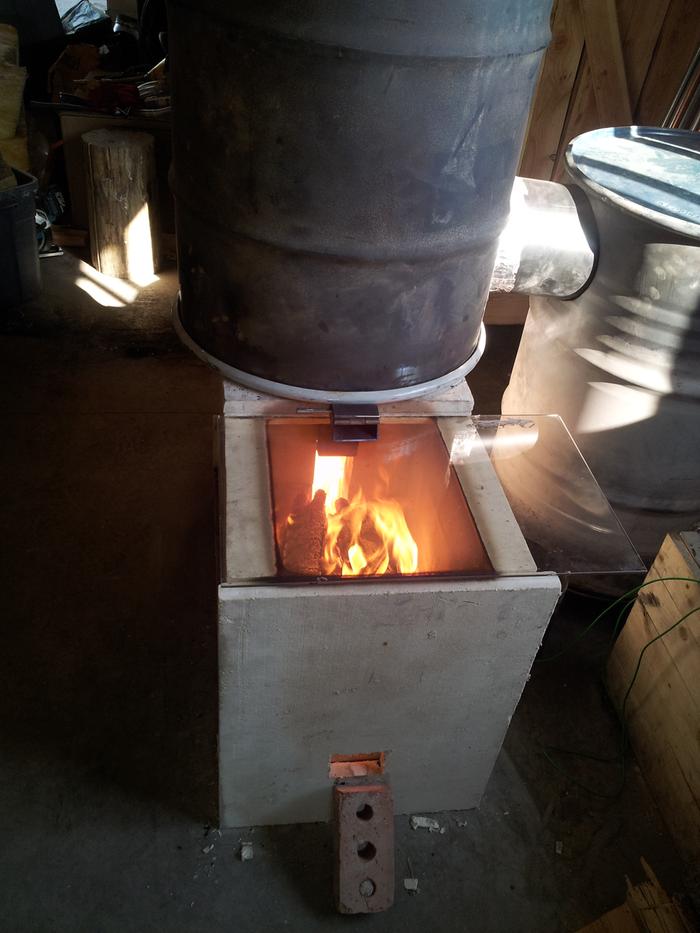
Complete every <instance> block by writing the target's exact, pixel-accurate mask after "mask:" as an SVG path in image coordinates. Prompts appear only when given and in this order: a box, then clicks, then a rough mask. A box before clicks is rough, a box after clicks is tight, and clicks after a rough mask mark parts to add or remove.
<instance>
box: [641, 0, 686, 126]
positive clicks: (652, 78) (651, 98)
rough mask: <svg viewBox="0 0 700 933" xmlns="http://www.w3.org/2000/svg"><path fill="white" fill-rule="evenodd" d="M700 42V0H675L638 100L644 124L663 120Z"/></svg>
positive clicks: (650, 124) (664, 23)
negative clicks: (699, 13)
mask: <svg viewBox="0 0 700 933" xmlns="http://www.w3.org/2000/svg"><path fill="white" fill-rule="evenodd" d="M698 45H700V16H699V15H698V0H671V2H670V3H669V5H668V10H667V13H666V17H665V19H664V22H663V26H662V28H661V34H660V35H659V40H658V43H657V45H656V49H655V51H654V58H653V61H652V63H651V66H650V68H649V71H648V73H647V76H646V79H645V81H644V87H643V88H642V91H641V94H640V96H639V102H638V104H637V112H636V122H637V123H638V124H639V125H640V126H658V125H659V124H660V123H661V122H662V121H663V119H664V117H665V116H666V111H667V110H668V108H669V107H670V105H671V102H672V101H673V98H674V96H675V93H676V91H677V90H678V88H679V87H680V84H681V82H682V80H683V77H684V75H685V73H686V71H687V70H688V66H689V65H690V61H691V59H692V57H693V55H694V54H695V50H696V49H697V47H698Z"/></svg>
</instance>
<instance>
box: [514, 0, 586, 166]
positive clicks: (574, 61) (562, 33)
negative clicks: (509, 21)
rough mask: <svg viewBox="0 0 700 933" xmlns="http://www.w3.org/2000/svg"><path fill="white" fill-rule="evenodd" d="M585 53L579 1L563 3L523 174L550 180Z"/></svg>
mask: <svg viewBox="0 0 700 933" xmlns="http://www.w3.org/2000/svg"><path fill="white" fill-rule="evenodd" d="M582 52H583V27H582V25H581V17H580V14H579V8H578V2H577V0H559V3H558V4H557V6H556V9H555V11H554V15H553V21H552V41H551V43H550V45H549V48H548V49H547V51H546V53H545V56H544V61H543V63H542V71H541V73H540V80H539V83H538V85H537V91H536V93H535V99H534V101H533V104H532V109H531V111H530V124H529V127H528V133H527V138H526V142H525V147H524V149H523V155H522V158H521V161H520V169H519V174H520V175H524V176H525V177H526V178H543V179H545V181H546V180H549V179H550V178H551V177H552V173H553V170H554V161H555V158H556V155H557V147H558V145H559V139H560V137H561V133H562V128H563V126H564V122H565V120H566V115H567V110H568V107H569V98H570V96H571V91H572V88H573V86H574V80H575V78H576V72H577V70H578V67H579V62H580V60H581V54H582Z"/></svg>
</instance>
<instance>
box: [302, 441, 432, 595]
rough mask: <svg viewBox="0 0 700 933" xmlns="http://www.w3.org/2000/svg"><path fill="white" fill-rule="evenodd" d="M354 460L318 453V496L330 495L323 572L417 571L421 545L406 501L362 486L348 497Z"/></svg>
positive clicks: (327, 509) (316, 474)
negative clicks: (372, 492) (410, 526)
mask: <svg viewBox="0 0 700 933" xmlns="http://www.w3.org/2000/svg"><path fill="white" fill-rule="evenodd" d="M351 473H352V459H351V458H350V457H319V455H318V454H316V462H315V466H314V479H313V489H312V497H313V496H315V494H316V493H317V492H318V490H320V489H322V490H324V492H325V494H326V503H325V510H326V520H327V525H328V528H327V532H326V541H325V546H324V551H323V572H324V573H325V574H329V575H331V574H342V575H343V576H354V577H356V576H361V575H362V576H366V575H375V574H382V573H415V572H416V571H417V569H418V547H417V545H416V542H415V541H414V539H413V535H412V534H411V532H410V531H409V529H408V525H407V523H406V516H405V515H404V511H403V508H402V507H401V505H400V503H398V502H396V501H395V500H393V499H383V498H374V499H367V498H366V496H365V495H364V493H363V492H362V490H361V489H360V490H358V492H357V493H356V494H355V495H354V496H353V498H352V501H348V496H349V489H350V476H351Z"/></svg>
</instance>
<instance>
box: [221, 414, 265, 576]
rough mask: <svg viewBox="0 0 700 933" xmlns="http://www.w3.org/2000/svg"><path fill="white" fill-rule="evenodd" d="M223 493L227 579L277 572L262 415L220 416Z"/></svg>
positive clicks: (224, 566) (223, 529) (225, 569)
mask: <svg viewBox="0 0 700 933" xmlns="http://www.w3.org/2000/svg"><path fill="white" fill-rule="evenodd" d="M219 432H220V437H221V451H220V459H219V470H220V473H219V495H220V500H221V512H222V516H221V520H222V524H223V528H222V533H221V536H220V537H221V542H222V546H223V549H224V553H223V555H222V561H221V568H222V575H223V578H224V580H226V581H238V580H246V579H255V578H260V577H274V576H275V575H276V573H277V566H276V563H275V544H274V538H273V531H272V502H271V498H270V474H269V471H268V466H267V439H266V436H265V421H264V419H263V418H222V419H221V420H220V422H219Z"/></svg>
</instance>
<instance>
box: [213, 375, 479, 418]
mask: <svg viewBox="0 0 700 933" xmlns="http://www.w3.org/2000/svg"><path fill="white" fill-rule="evenodd" d="M473 408H474V396H473V395H472V393H471V391H470V389H469V386H468V385H467V383H466V382H465V381H464V379H462V380H461V381H460V382H459V384H458V385H455V386H452V388H449V389H442V390H440V391H437V392H434V393H433V394H432V395H426V396H424V397H423V398H416V399H412V400H411V401H408V402H388V403H384V404H381V405H379V412H380V415H391V416H392V417H394V418H398V417H415V416H416V415H469V414H471V411H472V409H473ZM309 409H313V410H314V411H318V412H321V413H323V412H326V411H329V410H330V409H329V406H327V405H324V404H322V403H320V402H319V403H313V402H299V401H295V400H293V399H288V398H281V397H280V396H277V395H266V394H265V393H264V392H256V391H254V390H253V389H247V388H245V386H241V385H238V383H236V382H231V381H229V380H228V379H224V414H225V415H226V416H229V417H230V416H233V417H238V418H241V417H247V418H250V417H252V416H255V415H296V414H298V413H299V412H300V411H301V412H304V411H305V410H307V411H308V410H309Z"/></svg>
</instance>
